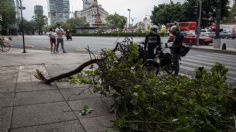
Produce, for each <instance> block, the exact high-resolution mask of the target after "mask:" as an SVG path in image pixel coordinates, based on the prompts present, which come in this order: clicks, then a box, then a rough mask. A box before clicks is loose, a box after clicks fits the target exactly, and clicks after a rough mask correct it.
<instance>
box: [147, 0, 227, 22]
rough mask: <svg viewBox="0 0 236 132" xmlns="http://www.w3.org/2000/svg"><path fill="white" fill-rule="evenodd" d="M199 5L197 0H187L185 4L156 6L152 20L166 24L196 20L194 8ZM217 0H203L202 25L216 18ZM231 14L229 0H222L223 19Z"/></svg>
mask: <svg viewBox="0 0 236 132" xmlns="http://www.w3.org/2000/svg"><path fill="white" fill-rule="evenodd" d="M196 6H198V2H197V0H186V1H185V2H184V3H183V4H181V3H178V2H177V3H173V2H172V1H171V3H170V4H160V5H158V6H154V9H153V11H152V16H151V20H152V22H153V23H154V24H166V23H169V22H175V21H196V20H197V14H194V9H195V8H196ZM216 7H217V1H216V0H202V20H201V23H202V26H203V27H204V26H209V25H210V24H211V23H212V22H213V21H215V18H216ZM228 14H229V0H222V1H221V19H222V20H223V18H224V17H226V16H228Z"/></svg>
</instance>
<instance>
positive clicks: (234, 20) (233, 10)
mask: <svg viewBox="0 0 236 132" xmlns="http://www.w3.org/2000/svg"><path fill="white" fill-rule="evenodd" d="M235 17H236V4H234V6H233V7H232V8H231V10H230V13H229V15H228V17H226V18H225V19H224V22H225V23H236V18H235Z"/></svg>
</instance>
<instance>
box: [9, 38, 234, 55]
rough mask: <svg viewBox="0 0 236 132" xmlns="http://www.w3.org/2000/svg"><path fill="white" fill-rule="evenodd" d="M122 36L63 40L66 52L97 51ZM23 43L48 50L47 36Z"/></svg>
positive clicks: (229, 44)
mask: <svg viewBox="0 0 236 132" xmlns="http://www.w3.org/2000/svg"><path fill="white" fill-rule="evenodd" d="M123 39H124V37H75V36H73V40H72V41H70V40H69V41H67V40H65V41H64V45H65V49H66V51H67V52H79V51H81V49H84V48H87V47H88V46H89V48H90V49H91V50H92V51H95V52H99V51H100V50H101V49H103V48H114V47H115V44H116V42H120V41H122V40H123ZM167 39H168V38H167V37H162V38H161V41H162V42H163V43H166V41H167ZM141 41H144V37H134V42H141ZM10 43H11V44H12V45H13V46H14V47H16V48H22V39H21V36H18V39H13V41H12V42H10ZM222 43H226V46H227V47H228V48H234V47H236V40H235V39H234V40H233V39H222ZM25 44H26V45H32V46H33V48H32V49H37V50H49V47H50V44H49V38H48V36H25Z"/></svg>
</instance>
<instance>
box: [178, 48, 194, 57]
mask: <svg viewBox="0 0 236 132" xmlns="http://www.w3.org/2000/svg"><path fill="white" fill-rule="evenodd" d="M190 49H191V47H189V46H184V45H182V46H181V48H180V56H181V57H184V56H186V55H187V53H188V52H189V50H190Z"/></svg>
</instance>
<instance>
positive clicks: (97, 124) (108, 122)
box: [80, 115, 115, 132]
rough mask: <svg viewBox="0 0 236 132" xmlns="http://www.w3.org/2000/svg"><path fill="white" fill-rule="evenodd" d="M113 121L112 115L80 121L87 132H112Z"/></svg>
mask: <svg viewBox="0 0 236 132" xmlns="http://www.w3.org/2000/svg"><path fill="white" fill-rule="evenodd" d="M114 120H115V116H113V115H108V116H99V117H92V118H84V119H80V121H81V123H82V125H83V126H84V127H85V129H86V131H87V132H106V131H109V130H110V131H112V132H114V130H113V129H112V121H114Z"/></svg>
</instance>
